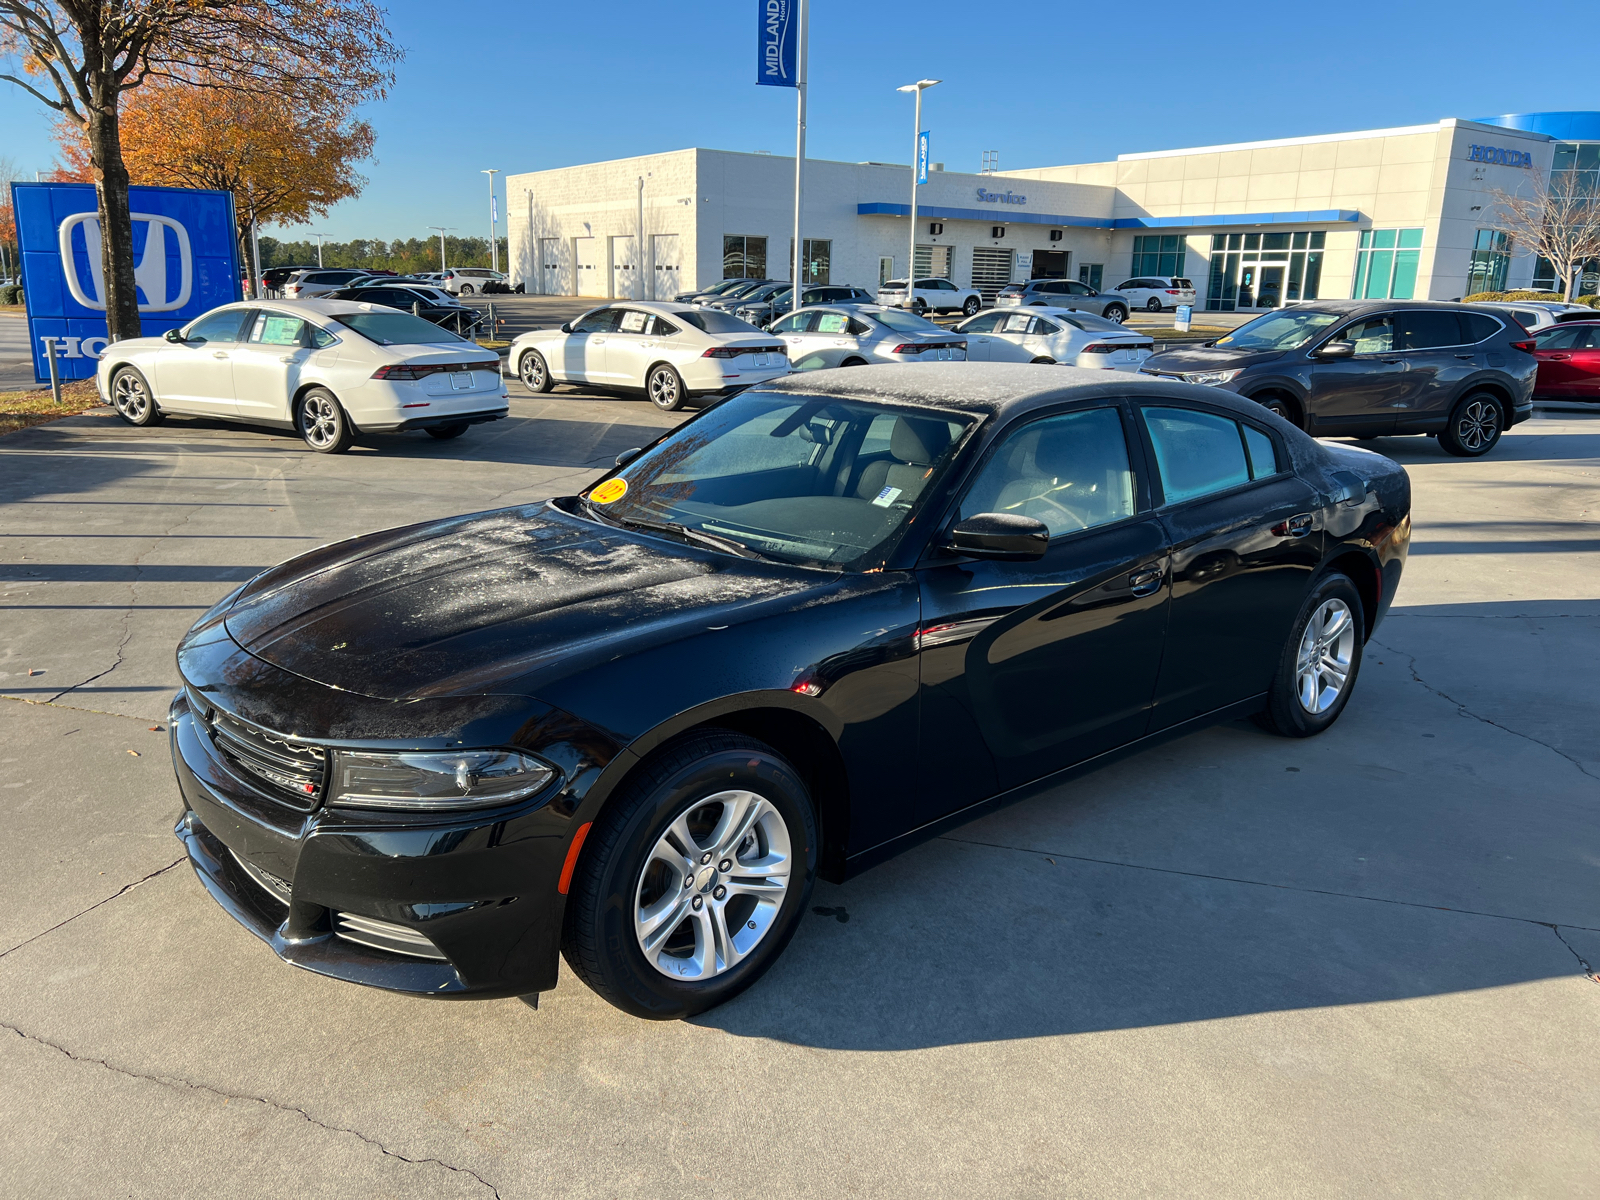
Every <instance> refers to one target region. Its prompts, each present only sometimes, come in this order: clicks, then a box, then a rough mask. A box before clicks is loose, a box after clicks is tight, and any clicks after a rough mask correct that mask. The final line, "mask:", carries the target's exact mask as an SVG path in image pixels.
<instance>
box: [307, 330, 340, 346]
mask: <svg viewBox="0 0 1600 1200" xmlns="http://www.w3.org/2000/svg"><path fill="white" fill-rule="evenodd" d="M338 344H339V339H338V338H336V337H334V336H333V334H331V333H329V332H328V331H327V330H326V329H318V328H317V327H316V326H315V325H313V326H311V345H312V348H313V349H316V350H326V349H327V348H328V347H329V346H337V345H338Z"/></svg>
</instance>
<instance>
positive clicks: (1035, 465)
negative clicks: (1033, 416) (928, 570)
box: [961, 408, 1238, 537]
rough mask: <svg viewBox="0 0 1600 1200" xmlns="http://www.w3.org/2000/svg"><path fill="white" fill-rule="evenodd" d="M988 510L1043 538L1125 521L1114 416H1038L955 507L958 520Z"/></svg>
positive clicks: (1124, 484) (1125, 486) (1129, 482)
mask: <svg viewBox="0 0 1600 1200" xmlns="http://www.w3.org/2000/svg"><path fill="white" fill-rule="evenodd" d="M1234 440H1235V441H1237V440H1238V438H1237V436H1235V439H1234ZM989 512H994V513H1012V514H1015V515H1017V516H1022V517H1032V518H1033V519H1034V520H1036V521H1043V522H1044V523H1045V525H1046V526H1048V527H1049V529H1050V536H1051V537H1057V536H1060V535H1062V534H1067V533H1076V532H1077V531H1078V530H1080V529H1093V528H1094V527H1096V526H1098V525H1106V524H1109V523H1110V522H1112V521H1120V520H1122V519H1123V518H1125V517H1131V516H1132V515H1133V471H1132V470H1131V469H1130V468H1129V466H1128V445H1127V441H1126V439H1124V437H1123V434H1122V417H1121V416H1120V415H1119V413H1118V412H1117V410H1116V409H1114V408H1091V409H1088V410H1087V411H1083V412H1074V413H1066V414H1063V415H1062V416H1059V417H1045V418H1044V419H1042V420H1039V421H1033V422H1031V423H1030V424H1028V425H1024V426H1023V427H1022V428H1021V429H1019V430H1017V431H1016V432H1015V433H1012V434H1010V435H1009V436H1007V437H1006V439H1005V440H1004V441H1003V442H1001V443H1000V445H999V446H997V447H995V449H994V451H993V453H992V454H991V455H990V456H989V461H988V462H987V463H986V464H985V465H984V468H983V470H982V471H981V472H980V473H979V475H978V478H977V479H976V480H974V481H973V484H972V486H971V487H970V488H969V489H967V494H966V496H964V497H963V498H962V501H961V517H962V518H966V517H971V516H976V515H977V514H978V513H989Z"/></svg>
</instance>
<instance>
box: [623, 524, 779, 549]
mask: <svg viewBox="0 0 1600 1200" xmlns="http://www.w3.org/2000/svg"><path fill="white" fill-rule="evenodd" d="M610 519H611V520H614V521H616V522H617V523H618V524H619V525H627V526H631V527H632V528H634V529H649V530H653V531H654V532H656V533H671V534H675V535H677V536H678V537H681V538H684V539H685V540H687V541H691V542H699V543H700V544H701V545H702V546H710V547H711V548H712V549H713V550H721V551H722V552H724V553H725V554H733V555H736V556H738V557H739V558H760V557H761V556H760V555H759V554H757V553H756V552H755V551H754V550H752V549H750V547H749V546H746V545H745V544H744V543H743V542H736V541H734V540H733V539H732V538H726V537H718V536H717V535H716V534H714V533H707V532H705V530H703V529H696V528H694V527H693V526H691V525H680V524H679V523H678V522H677V521H647V520H645V519H644V518H642V517H611V518H610Z"/></svg>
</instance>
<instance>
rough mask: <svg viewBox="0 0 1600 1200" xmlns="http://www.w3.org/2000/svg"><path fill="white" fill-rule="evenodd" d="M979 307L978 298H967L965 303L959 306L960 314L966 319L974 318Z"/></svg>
mask: <svg viewBox="0 0 1600 1200" xmlns="http://www.w3.org/2000/svg"><path fill="white" fill-rule="evenodd" d="M981 307H983V306H982V305H981V304H980V303H979V302H978V298H977V297H976V296H968V297H967V302H966V303H965V304H963V305H962V306H961V313H962V315H963V316H967V317H972V316H976V315H977V313H978V309H979V308H981Z"/></svg>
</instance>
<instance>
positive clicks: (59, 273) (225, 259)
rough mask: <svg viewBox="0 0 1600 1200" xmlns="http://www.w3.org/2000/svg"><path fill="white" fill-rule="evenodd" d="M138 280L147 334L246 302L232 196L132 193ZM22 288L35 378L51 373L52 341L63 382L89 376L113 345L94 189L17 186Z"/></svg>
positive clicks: (154, 190)
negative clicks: (241, 286) (108, 330)
mask: <svg viewBox="0 0 1600 1200" xmlns="http://www.w3.org/2000/svg"><path fill="white" fill-rule="evenodd" d="M128 201H129V207H130V208H131V209H132V210H133V262H134V268H133V273H134V281H135V283H136V284H137V295H138V301H139V318H140V323H141V325H142V327H143V331H144V333H145V334H146V336H151V335H160V334H162V333H165V332H166V331H167V330H169V329H177V328H178V327H179V326H181V325H186V324H188V323H189V322H190V321H192V320H194V318H196V317H198V316H199V315H200V314H201V313H204V312H209V311H210V310H211V309H213V308H215V307H217V305H219V304H228V303H230V302H232V301H234V300H238V299H240V298H241V294H240V289H239V244H238V241H237V239H236V237H235V229H236V226H235V225H234V217H233V194H232V193H231V192H214V191H200V190H195V189H190V188H166V187H135V188H129V189H128ZM11 204H12V212H14V213H15V214H16V218H17V248H18V250H19V251H20V252H21V253H20V257H21V263H22V291H23V296H24V298H25V300H26V303H27V309H28V336H29V341H30V342H31V343H32V346H33V375H34V378H35V379H36V380H38V381H39V382H40V383H43V382H45V381H46V380H48V379H49V378H50V363H49V360H48V354H49V346H50V343H51V342H52V341H53V342H54V343H55V348H56V369H57V371H58V372H59V373H60V374H61V377H62V378H64V379H87V378H88V377H89V376H91V375H93V374H94V369H95V363H96V361H97V360H98V359H99V357H100V354H101V352H102V351H103V350H104V349H105V347H106V342H107V333H106V302H105V295H106V289H105V279H104V271H103V268H102V266H101V262H100V219H99V217H98V215H97V214H96V211H95V195H94V187H93V186H92V185H90V184H87V183H13V184H12V185H11Z"/></svg>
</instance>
